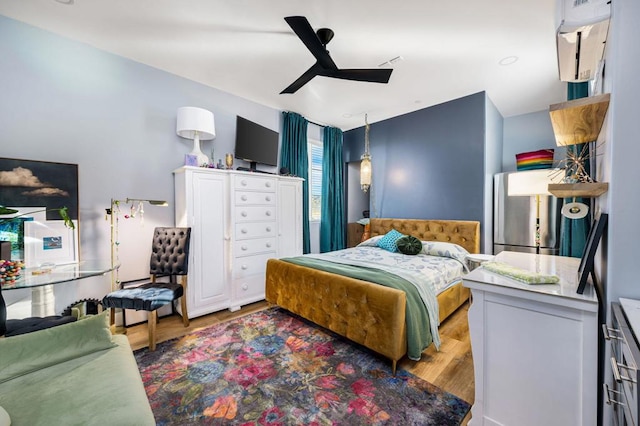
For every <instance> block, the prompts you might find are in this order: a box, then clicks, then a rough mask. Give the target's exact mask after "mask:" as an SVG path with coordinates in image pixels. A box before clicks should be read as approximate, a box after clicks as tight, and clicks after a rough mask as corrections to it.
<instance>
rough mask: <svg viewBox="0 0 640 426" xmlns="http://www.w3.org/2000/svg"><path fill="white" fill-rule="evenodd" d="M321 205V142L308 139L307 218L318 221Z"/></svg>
mask: <svg viewBox="0 0 640 426" xmlns="http://www.w3.org/2000/svg"><path fill="white" fill-rule="evenodd" d="M321 206H322V142H319V141H314V140H310V141H309V220H310V221H319V220H320V210H321V208H322V207H321Z"/></svg>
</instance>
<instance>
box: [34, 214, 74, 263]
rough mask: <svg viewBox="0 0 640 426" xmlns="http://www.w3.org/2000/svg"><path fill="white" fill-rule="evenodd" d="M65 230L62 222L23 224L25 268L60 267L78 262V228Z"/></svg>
mask: <svg viewBox="0 0 640 426" xmlns="http://www.w3.org/2000/svg"><path fill="white" fill-rule="evenodd" d="M74 225H76V227H75V229H71V228H67V227H66V226H65V225H64V222H61V221H48V222H36V221H30V222H25V223H24V248H25V256H24V263H25V266H26V267H27V268H30V267H39V266H42V265H43V264H55V265H62V264H66V263H75V262H77V261H78V236H77V234H78V226H77V224H76V223H75V221H74Z"/></svg>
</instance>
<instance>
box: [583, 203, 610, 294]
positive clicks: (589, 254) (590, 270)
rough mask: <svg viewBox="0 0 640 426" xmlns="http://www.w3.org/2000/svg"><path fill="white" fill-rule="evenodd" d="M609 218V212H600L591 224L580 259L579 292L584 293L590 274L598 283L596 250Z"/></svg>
mask: <svg viewBox="0 0 640 426" xmlns="http://www.w3.org/2000/svg"><path fill="white" fill-rule="evenodd" d="M608 219H609V215H608V214H607V213H600V216H599V217H598V218H596V219H595V220H594V221H593V223H592V224H591V230H590V231H589V236H588V237H587V243H586V245H585V247H584V252H583V253H582V258H581V259H580V266H579V267H578V278H579V280H578V289H577V291H576V292H577V293H578V294H582V293H584V289H585V287H586V285H587V280H588V278H589V274H591V276H592V278H593V282H594V284H596V277H595V270H594V258H595V255H596V251H597V250H598V244H600V239H601V238H602V234H604V230H605V228H606V227H607V221H608Z"/></svg>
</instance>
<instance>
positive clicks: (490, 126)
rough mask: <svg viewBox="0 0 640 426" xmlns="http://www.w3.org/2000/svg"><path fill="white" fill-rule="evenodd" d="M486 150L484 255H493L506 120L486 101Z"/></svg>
mask: <svg viewBox="0 0 640 426" xmlns="http://www.w3.org/2000/svg"><path fill="white" fill-rule="evenodd" d="M485 110H486V116H485V119H486V124H485V129H486V131H485V150H484V200H485V202H484V220H483V221H482V236H483V238H482V247H481V251H482V253H493V176H494V175H495V174H496V173H499V172H501V171H502V164H501V158H502V150H503V144H504V143H503V127H504V119H503V118H502V115H501V114H500V112H499V111H498V109H497V108H496V106H495V105H494V104H493V102H491V99H489V97H488V96H487V97H486V100H485Z"/></svg>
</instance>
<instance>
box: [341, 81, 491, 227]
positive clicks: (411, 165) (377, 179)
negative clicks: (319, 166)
mask: <svg viewBox="0 0 640 426" xmlns="http://www.w3.org/2000/svg"><path fill="white" fill-rule="evenodd" d="M369 140H370V144H371V157H372V164H373V185H372V188H371V216H372V217H398V218H423V219H457V220H478V221H483V218H484V216H483V214H484V195H483V194H484V155H485V93H484V92H481V93H476V94H473V95H470V96H466V97H464V98H460V99H456V100H454V101H450V102H447V103H444V104H440V105H436V106H433V107H429V108H425V109H422V110H419V111H414V112H412V113H409V114H405V115H401V116H399V117H394V118H391V119H388V120H384V121H380V122H377V123H373V124H371V128H370V133H369ZM344 141H345V148H346V149H345V161H347V162H348V161H356V160H358V159H359V158H360V155H362V152H363V151H364V127H361V128H358V129H353V130H351V131H348V132H345V135H344Z"/></svg>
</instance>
